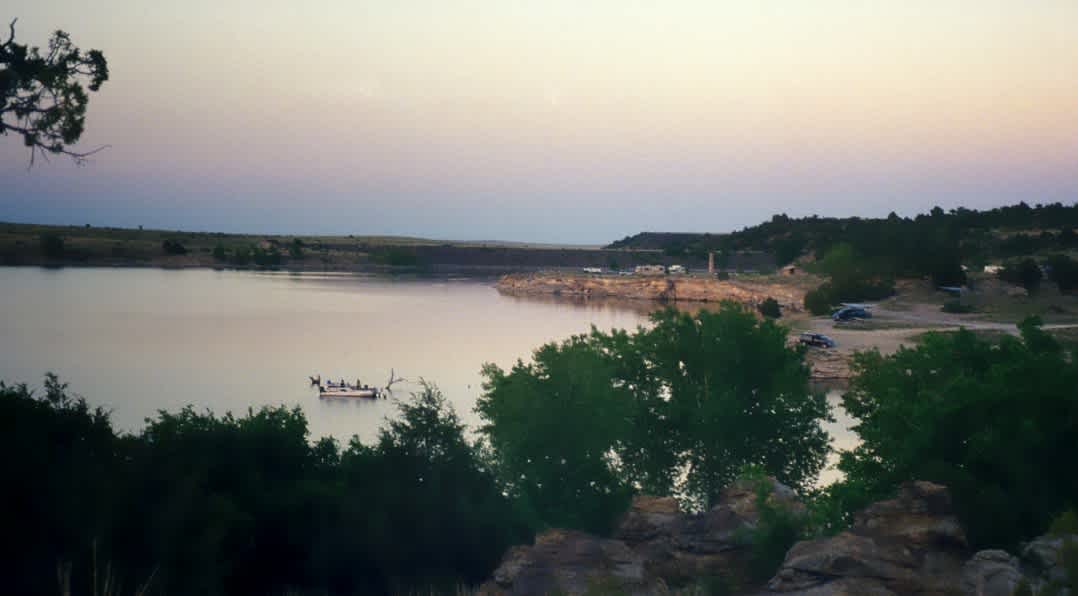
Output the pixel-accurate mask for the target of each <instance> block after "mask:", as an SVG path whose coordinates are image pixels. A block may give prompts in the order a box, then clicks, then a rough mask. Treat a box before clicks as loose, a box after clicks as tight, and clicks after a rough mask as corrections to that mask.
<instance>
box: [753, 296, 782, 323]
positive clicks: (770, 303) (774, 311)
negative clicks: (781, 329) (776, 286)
mask: <svg viewBox="0 0 1078 596" xmlns="http://www.w3.org/2000/svg"><path fill="white" fill-rule="evenodd" d="M756 308H757V310H759V311H760V314H762V315H763V316H765V317H767V318H769V319H778V318H780V317H782V309H781V308H780V307H779V301H778V300H775V299H774V298H771V297H770V296H769V297H768V298H767V299H766V300H764V301H763V302H761V303H760V304H759V306H757V307H756Z"/></svg>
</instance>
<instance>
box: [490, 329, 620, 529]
mask: <svg viewBox="0 0 1078 596" xmlns="http://www.w3.org/2000/svg"><path fill="white" fill-rule="evenodd" d="M595 339H596V337H595V335H593V336H590V337H589V336H576V337H573V338H570V339H568V340H566V341H564V342H562V343H560V344H556V343H550V344H547V345H544V346H542V347H541V348H539V349H537V350H536V351H535V354H534V355H533V358H532V360H533V362H532V363H529V364H524V363H523V362H520V361H518V362H517V363H516V365H515V366H513V368H512V370H510V371H509V372H508V373H506V372H505V371H503V370H502V369H500V368H499V367H497V366H495V365H492V364H488V365H486V366H484V367H483V375H484V377H486V380H485V382H484V384H483V389H484V394H483V395H482V396H481V397H480V398H479V401H478V404H477V406H476V411H477V412H479V414H480V416H482V418H483V420H484V422H485V425H484V426H482V427H480V432H482V433H483V434H484V435H485V436H486V437H487V439H488V440H489V441H490V445H491V447H492V449H493V451H494V454H495V456H496V458H497V461H498V464H499V466H500V467H501V476H502V478H503V482H504V484H505V485H506V488H507V490H509V492H510V494H511V495H513V496H514V497H515V498H516V499H518V500H519V501H520V502H522V503H523V505H524V507H525V508H526V509H528V510H530V511H531V512H532V516H533V517H534V520H535V521H534V522H533V523H534V525H536V526H537V527H542V526H559V527H571V528H578V529H585V530H590V531H594V532H600V533H603V532H607V531H609V530H610V529H611V527H612V525H613V522H614V519H615V518H616V516H618V515H620V513H621V512H622V511H623V510H624V509H625V507H626V506H627V505H628V502H629V494H630V492H631V487H630V486H629V484H628V482H627V480H626V479H625V478H623V477H621V476H620V475H619V474H618V470H617V468H616V466H615V465H614V462H613V460H612V458H611V454H612V452H613V450H614V448H615V447H616V446H617V445H618V443H619V442H621V441H623V440H624V439H625V438H626V437H627V436H629V433H630V421H631V419H632V413H631V409H632V407H633V403H632V401H631V398H630V395H629V394H628V393H627V391H626V389H625V388H623V387H616V386H615V385H614V384H613V383H612V382H611V380H612V378H613V376H614V366H613V363H612V362H611V361H610V360H609V359H608V358H606V357H605V355H604V354H603V353H602V351H601V350H600V349H599V346H598V344H597V342H596V341H595Z"/></svg>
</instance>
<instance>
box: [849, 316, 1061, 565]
mask: <svg viewBox="0 0 1078 596" xmlns="http://www.w3.org/2000/svg"><path fill="white" fill-rule="evenodd" d="M1019 327H1020V330H1021V339H1018V338H1014V337H1011V336H1007V337H1004V338H1003V339H1002V340H1001V341H1000V343H999V345H993V344H992V343H991V342H989V341H986V340H981V339H979V338H978V337H977V336H975V335H974V334H973V333H971V332H969V331H965V330H963V331H959V332H957V333H954V334H930V335H929V336H928V337H927V339H926V340H925V341H924V342H923V343H922V344H921V345H919V346H918V347H916V348H914V349H901V350H899V351H898V352H897V353H896V354H894V355H892V356H883V355H881V354H880V353H879V352H876V351H871V352H864V353H860V354H858V355H857V356H856V357H855V362H854V369H855V372H856V375H855V377H854V379H853V380H852V382H851V386H850V391H849V392H848V393H847V394H846V395H845V396H844V398H843V405H844V407H845V408H846V410H847V411H848V412H849V413H850V414H851V415H852V416H854V417H855V418H857V420H858V424H857V425H856V426H855V427H854V431H855V432H856V433H857V434H858V436H859V437H860V439H861V444H860V445H859V446H858V447H856V448H855V449H853V450H852V451H849V452H845V453H843V454H842V456H841V461H840V464H839V468H840V469H841V470H842V471H843V472H845V474H846V481H845V483H846V484H848V485H849V486H850V487H856V488H857V490H856V491H855V492H860V498H858V499H854V500H852V501H850V502H849V503H848V506H849V507H851V508H856V507H859V506H863V505H864V504H865V503H866V501H869V500H872V499H875V498H878V497H881V496H885V495H887V494H888V493H890V492H891V491H893V490H894V489H895V488H896V487H897V486H898V484H900V483H901V482H903V481H905V480H915V479H916V480H930V481H935V482H939V483H942V484H945V485H947V486H948V487H950V488H951V490H952V493H953V496H954V499H955V506H956V510H957V512H958V514H959V516H960V517H961V518H962V521H963V522H964V527H965V528H966V529H967V531H968V533H969V536H970V539H971V542H972V543H973V544H974V545H975V546H976V547H978V548H994V547H1012V546H1014V545H1016V544H1017V542H1018V541H1020V540H1024V539H1028V538H1030V537H1032V536H1035V535H1037V534H1040V533H1042V532H1044V530H1045V528H1046V527H1047V526H1048V524H1049V522H1050V521H1051V519H1052V518H1053V517H1054V516H1055V515H1056V514H1058V513H1059V512H1061V511H1063V510H1065V509H1067V508H1068V507H1073V506H1074V505H1075V504H1076V503H1078V477H1075V475H1074V474H1072V473H1071V472H1070V467H1071V465H1072V462H1074V461H1076V460H1078V443H1075V441H1074V440H1073V437H1074V431H1075V426H1074V425H1075V421H1076V420H1078V393H1076V392H1075V390H1074V388H1075V387H1078V363H1076V361H1075V359H1074V358H1073V357H1072V355H1070V354H1067V353H1065V350H1063V349H1062V348H1061V346H1060V345H1059V344H1058V343H1057V342H1056V341H1055V340H1054V339H1053V338H1052V337H1051V336H1050V335H1048V333H1047V332H1045V331H1044V330H1042V329H1041V328H1040V322H1039V320H1036V319H1032V318H1031V319H1027V320H1026V321H1024V322H1023V323H1022V324H1021V325H1020V326H1019ZM1030 462H1037V465H1030Z"/></svg>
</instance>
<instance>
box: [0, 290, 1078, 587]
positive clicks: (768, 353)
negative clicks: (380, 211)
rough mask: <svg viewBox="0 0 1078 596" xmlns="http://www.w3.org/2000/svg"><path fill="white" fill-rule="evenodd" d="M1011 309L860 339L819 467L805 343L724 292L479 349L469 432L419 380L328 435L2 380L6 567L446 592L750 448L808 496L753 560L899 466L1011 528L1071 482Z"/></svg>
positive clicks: (96, 581) (1005, 542)
mask: <svg viewBox="0 0 1078 596" xmlns="http://www.w3.org/2000/svg"><path fill="white" fill-rule="evenodd" d="M1021 332H1022V335H1021V337H1020V338H1014V337H1009V336H1008V337H1002V338H992V341H990V340H985V339H981V338H979V337H977V336H975V335H974V334H972V333H969V332H965V331H963V332H958V333H948V334H929V335H927V336H925V337H924V338H923V340H922V342H921V343H920V345H918V346H917V347H915V348H912V349H903V350H900V351H899V352H898V353H896V354H894V355H892V356H882V355H880V354H879V353H876V352H867V353H862V354H860V355H859V356H858V357H857V362H856V371H857V376H856V378H855V379H854V380H853V382H852V385H851V388H850V391H849V392H848V393H847V395H846V396H845V398H844V405H845V407H846V409H847V411H848V412H849V413H850V414H851V415H853V416H854V417H855V418H856V419H857V420H858V424H857V426H856V427H855V429H854V430H855V432H857V434H858V435H859V437H860V439H861V444H860V446H858V447H857V448H856V449H854V450H852V451H849V452H846V453H843V454H842V455H841V463H840V468H841V470H842V471H843V472H844V473H845V479H844V480H842V481H840V482H839V483H837V484H834V485H831V486H829V487H827V488H825V489H822V490H821V489H818V488H817V487H815V486H814V481H815V478H816V476H817V474H818V472H819V471H820V469H821V467H822V466H823V464H824V458H825V457H826V455H827V453H828V438H827V435H826V434H825V433H824V431H823V430H822V428H821V422H823V421H825V420H827V419H828V417H829V412H828V409H827V405H826V401H825V400H824V398H823V396H821V395H817V394H814V393H813V392H812V391H811V390H810V389H809V386H808V374H807V370H806V368H805V365H804V360H803V358H804V354H803V353H802V352H801V351H799V350H798V349H795V348H791V347H788V346H787V345H786V343H785V336H786V332H785V330H784V329H783V328H781V327H779V326H778V325H776V324H775V323H774V322H772V321H770V320H763V321H761V320H758V318H757V317H756V316H755V315H754V314H753V313H751V312H749V311H747V310H745V309H743V308H742V307H739V306H736V305H733V304H726V305H723V306H722V307H721V308H720V309H719V311H717V312H706V311H701V312H700V313H698V314H696V315H687V314H684V313H676V312H674V311H665V312H661V313H657V314H656V315H655V316H654V325H653V326H652V327H650V328H648V329H638V330H636V331H635V332H626V331H614V332H611V333H602V332H598V331H595V330H593V331H592V332H591V333H589V334H586V335H581V336H577V337H573V338H570V339H568V340H566V341H563V342H558V343H551V344H548V345H545V346H542V347H541V348H539V349H538V350H537V351H536V352H535V354H534V356H533V358H532V361H531V362H529V363H524V362H518V363H517V364H516V365H515V366H513V367H512V368H511V369H510V370H508V371H506V370H502V369H500V368H498V367H494V366H488V367H486V368H485V369H484V375H485V376H486V384H485V391H484V394H483V396H482V397H481V399H480V401H479V403H478V406H477V410H478V411H479V413H480V415H481V416H482V419H483V426H482V427H481V428H480V429H478V431H479V435H478V439H477V440H471V439H469V438H468V437H469V436H470V435H469V433H468V432H467V430H466V429H465V428H464V427H463V426H462V425H461V423H460V422H459V420H458V419H457V417H456V415H455V414H454V413H453V411H452V410H451V408H449V407H448V406H447V404H446V402H445V400H444V399H443V398H442V397H441V395H440V394H439V393H438V391H437V389H435V388H434V387H430V386H428V387H425V388H424V390H423V391H421V392H419V393H418V394H416V395H414V396H413V397H412V398H411V399H410V400H406V401H404V402H403V403H401V404H400V413H399V416H398V417H397V418H396V419H395V420H394V421H392V422H390V423H387V425H386V426H385V427H384V429H383V430H382V431H381V433H380V434H379V435H378V437H376V439H375V440H374V441H372V442H371V443H370V444H364V443H361V442H360V441H359V440H358V438H355V439H353V440H352V441H350V442H349V443H348V445H346V446H341V445H338V444H337V443H336V442H335V441H333V440H331V439H320V440H317V441H314V442H312V441H311V439H310V437H309V436H308V431H307V424H306V420H305V418H304V416H303V414H302V412H301V411H300V410H298V409H294V410H289V409H286V408H264V409H262V410H259V411H257V412H248V413H247V414H246V415H244V416H240V417H235V416H232V415H230V414H229V415H225V416H221V417H219V416H215V415H213V414H210V413H208V412H207V413H200V412H196V411H193V410H191V409H185V410H182V411H180V412H176V413H167V412H162V413H160V414H159V415H158V416H157V417H155V418H153V419H150V420H148V421H147V424H146V427H145V428H144V429H143V430H142V431H141V432H139V433H137V434H134V435H128V434H119V433H117V432H115V431H114V429H113V428H112V426H111V423H110V421H109V416H108V415H107V413H106V412H103V411H101V410H99V409H94V408H91V407H90V406H89V405H88V404H87V403H86V402H85V401H84V400H82V399H81V398H77V397H73V396H72V395H71V394H70V393H69V392H68V390H67V389H66V387H65V386H64V385H63V384H61V383H60V382H59V381H58V380H57V379H56V378H55V377H51V376H50V377H49V378H48V379H47V380H46V384H45V392H44V393H43V394H42V395H40V396H37V395H33V394H32V393H31V392H30V391H29V390H28V389H27V388H26V387H25V386H0V447H2V448H3V452H4V453H6V454H8V456H7V457H6V458H5V459H4V460H3V463H2V465H3V472H4V473H5V477H7V478H9V479H12V480H13V481H12V482H9V483H8V486H7V488H6V490H5V491H2V492H0V511H2V512H3V513H2V515H3V516H4V527H5V529H6V530H7V531H6V532H5V536H4V540H3V545H4V546H3V552H2V553H0V565H2V566H3V570H4V571H5V572H6V573H5V576H6V578H7V582H8V586H7V587H8V588H9V589H10V591H11V592H12V593H19V594H45V593H54V592H56V591H57V587H58V585H59V586H60V587H61V591H63V587H64V586H69V587H70V593H89V594H95V595H96V594H105V593H113V594H136V593H137V594H164V593H182V594H188V593H200V594H280V593H311V594H324V593H328V594H358V593H410V592H420V591H422V592H425V591H435V592H443V591H454V590H456V589H458V587H459V586H462V585H475V584H477V583H479V582H481V581H482V580H484V579H485V578H487V577H489V575H490V573H491V572H492V571H493V569H494V567H495V566H496V565H497V563H498V561H499V559H500V558H501V556H502V554H503V553H504V551H505V550H506V549H507V548H508V547H509V546H510V545H513V544H520V543H527V542H529V541H530V540H531V537H532V535H533V534H534V533H535V532H536V531H539V530H541V529H543V528H546V527H551V526H559V527H570V528H577V529H584V530H589V531H593V532H598V533H604V532H607V531H609V529H610V528H611V527H612V525H613V522H614V519H615V518H616V517H617V516H619V515H620V513H621V512H622V511H624V509H625V507H626V505H627V502H628V499H629V497H630V496H631V495H632V494H634V493H650V494H659V495H673V496H677V497H678V498H680V499H681V500H682V501H683V502H684V503H685V504H686V505H687V506H689V507H690V508H696V509H702V508H706V507H708V506H709V505H710V504H711V503H712V502H713V501H714V499H715V497H716V495H717V494H718V492H719V491H720V490H721V489H722V488H723V487H725V486H727V485H728V484H729V483H730V482H732V481H733V480H734V479H735V478H737V477H739V476H741V475H743V474H745V473H746V471H749V472H750V473H751V475H753V476H754V477H756V478H762V477H763V476H764V475H767V476H773V477H776V478H778V479H780V480H781V481H783V482H785V483H787V484H789V485H791V486H793V487H795V488H796V489H797V490H798V491H799V492H800V493H801V495H802V497H803V499H805V500H806V502H808V503H809V504H810V511H811V514H810V515H809V516H807V517H805V516H791V515H789V514H788V513H787V512H783V511H780V510H770V509H766V508H765V509H762V511H763V515H762V517H761V519H762V522H761V525H760V527H758V528H757V529H755V530H754V531H753V532H752V533H751V535H747V536H745V537H744V539H745V540H746V541H747V543H748V544H749V545H750V546H751V560H750V565H751V566H752V569H750V570H749V571H750V572H751V574H752V575H753V576H754V577H757V578H766V577H767V576H768V575H769V574H770V573H772V572H773V571H774V569H775V567H776V566H777V565H778V563H779V562H780V561H781V560H782V556H783V553H784V552H785V550H786V549H787V548H788V547H789V546H790V545H791V544H792V542H793V541H795V540H797V539H799V538H803V537H806V536H812V535H819V534H821V533H826V532H835V531H838V530H840V529H842V528H844V527H845V525H846V524H847V523H848V521H849V519H850V516H851V514H852V513H853V512H854V511H856V510H858V509H859V508H861V507H863V506H864V505H866V504H867V503H869V502H870V501H872V500H875V499H879V498H883V497H887V496H888V495H890V494H891V493H892V492H893V491H894V490H895V488H896V487H897V486H898V484H899V483H901V482H903V481H905V480H911V479H921V480H932V481H936V482H940V483H943V484H946V485H947V486H950V487H951V488H952V490H953V494H954V498H955V505H956V509H957V511H958V513H959V515H960V516H961V517H962V520H963V522H964V525H965V527H966V528H967V530H968V532H969V535H970V538H971V541H972V543H973V545H974V546H975V547H977V548H983V547H1010V546H1013V545H1015V544H1016V543H1017V542H1018V541H1021V540H1024V539H1028V538H1031V537H1033V536H1036V535H1038V534H1040V533H1043V532H1044V531H1045V530H1046V529H1047V528H1048V526H1049V523H1050V521H1051V520H1052V519H1053V518H1056V517H1057V516H1058V515H1059V514H1061V513H1063V512H1065V511H1066V510H1068V509H1072V508H1074V507H1075V505H1078V481H1076V479H1075V478H1074V475H1073V474H1072V473H1071V472H1070V462H1072V461H1075V459H1076V458H1078V447H1076V444H1075V442H1074V440H1073V438H1074V436H1075V432H1076V431H1078V391H1076V390H1075V388H1076V387H1078V362H1076V361H1075V358H1074V356H1075V352H1074V350H1073V347H1064V346H1062V345H1061V344H1060V343H1058V342H1057V341H1056V340H1055V339H1054V338H1053V337H1051V336H1050V335H1048V334H1047V333H1045V332H1044V331H1042V330H1041V329H1040V328H1039V326H1038V321H1036V320H1027V321H1026V322H1024V323H1023V324H1022V327H1021ZM1034 462H1035V463H1034ZM761 507H763V503H762V502H761ZM1063 519H1067V517H1066V516H1064V518H1063Z"/></svg>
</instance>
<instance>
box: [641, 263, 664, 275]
mask: <svg viewBox="0 0 1078 596" xmlns="http://www.w3.org/2000/svg"><path fill="white" fill-rule="evenodd" d="M633 271H634V272H635V273H636V274H637V275H664V274H665V273H666V267H663V266H662V265H637V266H636V267H635V268H633Z"/></svg>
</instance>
